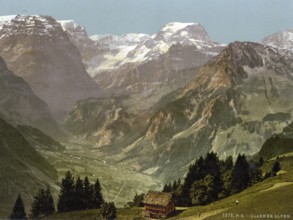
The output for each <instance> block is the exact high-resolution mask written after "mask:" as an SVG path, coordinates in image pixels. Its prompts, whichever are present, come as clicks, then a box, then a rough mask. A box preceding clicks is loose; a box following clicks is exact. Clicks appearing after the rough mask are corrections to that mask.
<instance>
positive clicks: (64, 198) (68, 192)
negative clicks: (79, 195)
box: [57, 171, 74, 212]
mask: <svg viewBox="0 0 293 220" xmlns="http://www.w3.org/2000/svg"><path fill="white" fill-rule="evenodd" d="M73 200H74V178H73V175H72V173H71V172H70V171H68V172H67V173H66V175H65V178H64V179H62V183H61V190H60V194H59V199H58V204H57V209H58V212H67V211H72V210H74V203H73V202H72V201H73Z"/></svg>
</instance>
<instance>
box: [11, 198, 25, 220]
mask: <svg viewBox="0 0 293 220" xmlns="http://www.w3.org/2000/svg"><path fill="white" fill-rule="evenodd" d="M10 219H11V220H23V219H27V217H26V213H25V210H24V205H23V201H22V198H21V196H20V194H18V196H17V199H16V201H15V204H14V206H13V209H12V213H11V214H10Z"/></svg>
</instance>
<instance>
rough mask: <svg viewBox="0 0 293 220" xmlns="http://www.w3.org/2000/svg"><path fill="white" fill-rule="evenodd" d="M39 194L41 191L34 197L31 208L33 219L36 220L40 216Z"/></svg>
mask: <svg viewBox="0 0 293 220" xmlns="http://www.w3.org/2000/svg"><path fill="white" fill-rule="evenodd" d="M41 194H42V191H41V190H39V191H38V194H37V195H35V196H34V201H33V204H32V208H31V213H32V218H33V219H38V218H39V217H40V216H41V205H42V204H41V203H42V201H41V199H42V198H41Z"/></svg>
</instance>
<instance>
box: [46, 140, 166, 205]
mask: <svg viewBox="0 0 293 220" xmlns="http://www.w3.org/2000/svg"><path fill="white" fill-rule="evenodd" d="M41 154H42V155H43V156H44V157H45V158H46V159H47V160H48V161H49V162H50V163H51V164H52V165H53V166H54V167H55V168H56V169H57V171H58V173H59V182H60V181H61V179H62V178H63V177H64V175H65V173H66V172H67V171H71V172H72V173H73V175H74V177H75V178H77V177H78V176H80V177H82V178H83V177H84V176H88V177H89V180H90V181H91V182H95V181H96V179H97V178H99V181H100V183H101V184H102V188H103V191H102V192H103V196H104V198H105V200H106V201H113V202H115V204H116V206H118V207H124V205H126V204H127V202H129V201H132V199H133V197H134V195H135V194H136V193H137V194H140V193H146V192H147V191H148V190H150V189H152V190H160V189H161V184H162V183H161V182H160V181H159V180H158V179H156V178H154V177H152V176H149V175H146V174H143V173H140V172H137V171H135V169H134V168H133V167H130V166H129V165H128V164H121V163H120V164H119V166H117V165H116V163H115V161H116V160H119V158H115V157H105V156H104V155H103V153H102V152H100V151H99V149H96V148H93V147H92V146H89V145H87V144H82V143H74V144H69V145H67V146H66V150H65V151H63V152H50V151H41ZM56 196H57V195H55V197H56Z"/></svg>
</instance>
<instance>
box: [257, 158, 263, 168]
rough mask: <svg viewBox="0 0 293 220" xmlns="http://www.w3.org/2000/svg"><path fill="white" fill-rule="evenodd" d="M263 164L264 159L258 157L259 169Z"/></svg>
mask: <svg viewBox="0 0 293 220" xmlns="http://www.w3.org/2000/svg"><path fill="white" fill-rule="evenodd" d="M263 163H264V159H263V157H260V158H259V161H258V166H259V167H261V166H262V165H263Z"/></svg>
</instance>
